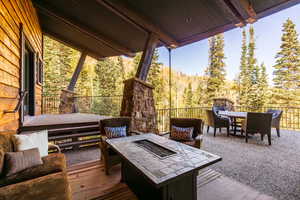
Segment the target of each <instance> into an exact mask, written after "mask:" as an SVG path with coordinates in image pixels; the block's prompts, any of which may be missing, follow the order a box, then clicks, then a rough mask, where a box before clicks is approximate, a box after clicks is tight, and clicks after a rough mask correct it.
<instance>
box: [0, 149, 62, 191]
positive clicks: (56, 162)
mask: <svg viewBox="0 0 300 200" xmlns="http://www.w3.org/2000/svg"><path fill="white" fill-rule="evenodd" d="M42 160H43V164H42V165H37V166H35V167H31V168H27V169H25V170H24V171H21V172H19V173H16V174H13V175H11V176H7V177H2V178H0V187H2V186H6V185H10V184H15V183H19V182H23V181H26V180H31V179H34V178H38V177H41V176H46V175H48V174H52V173H56V172H63V171H66V159H65V155H64V154H62V153H53V154H49V155H48V156H46V157H43V158H42Z"/></svg>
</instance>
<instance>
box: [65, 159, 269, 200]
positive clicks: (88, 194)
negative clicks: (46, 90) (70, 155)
mask: <svg viewBox="0 0 300 200" xmlns="http://www.w3.org/2000/svg"><path fill="white" fill-rule="evenodd" d="M68 177H69V181H70V185H71V189H72V194H73V199H74V200H89V199H94V200H137V197H136V196H135V195H134V194H133V193H132V191H131V190H130V189H129V188H128V187H127V186H126V184H123V183H120V177H121V175H120V166H116V167H114V168H113V169H112V171H111V175H110V176H106V175H105V172H104V168H103V164H102V163H101V161H99V160H98V161H91V162H86V163H82V164H79V165H75V166H72V167H70V168H69V169H68ZM197 199H198V200H274V198H272V197H270V196H267V195H264V194H261V193H260V192H258V191H255V190H254V189H252V188H250V187H248V186H246V185H243V184H241V183H239V182H236V181H234V180H232V179H230V178H228V177H225V176H223V175H221V174H219V173H217V172H215V171H213V170H210V169H206V170H203V171H201V172H200V173H199V176H198V194H197Z"/></svg>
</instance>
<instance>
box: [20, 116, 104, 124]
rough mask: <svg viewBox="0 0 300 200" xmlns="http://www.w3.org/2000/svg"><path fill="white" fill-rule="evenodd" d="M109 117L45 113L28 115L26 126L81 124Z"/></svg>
mask: <svg viewBox="0 0 300 200" xmlns="http://www.w3.org/2000/svg"><path fill="white" fill-rule="evenodd" d="M105 118H108V117H107V116H102V115H95V114H85V113H72V114H45V115H37V116H26V118H25V121H24V124H23V125H24V127H34V126H53V125H55V126H59V125H64V124H81V123H89V122H92V123H93V122H97V123H98V122H99V121H100V120H101V119H105Z"/></svg>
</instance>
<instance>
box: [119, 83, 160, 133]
mask: <svg viewBox="0 0 300 200" xmlns="http://www.w3.org/2000/svg"><path fill="white" fill-rule="evenodd" d="M153 89H154V88H153V86H152V85H150V84H149V83H146V82H144V81H142V80H139V79H137V78H132V79H128V80H126V81H124V92H123V101H122V107H121V113H120V115H121V116H127V117H131V118H132V122H131V128H132V130H133V131H138V132H143V133H149V132H151V133H158V129H157V121H156V110H155V103H154V98H153Z"/></svg>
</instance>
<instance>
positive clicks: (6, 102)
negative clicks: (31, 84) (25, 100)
mask: <svg viewBox="0 0 300 200" xmlns="http://www.w3.org/2000/svg"><path fill="white" fill-rule="evenodd" d="M20 24H23V30H24V34H25V37H26V39H27V42H28V43H30V45H31V46H32V47H33V49H34V51H35V53H38V54H39V55H43V52H42V49H43V46H42V44H43V42H42V31H41V28H40V24H39V21H38V17H37V13H36V11H35V8H34V7H33V5H32V2H31V0H0V131H6V130H12V131H16V130H17V129H18V128H19V113H7V114H4V112H3V111H4V110H13V109H14V108H15V106H16V104H17V102H18V98H19V92H20V87H21V82H20V72H21V66H20V59H21V58H20V55H21V50H20ZM35 94H36V96H35V98H36V108H35V110H36V114H40V113H41V94H42V87H41V86H40V85H38V84H36V85H35Z"/></svg>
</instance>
